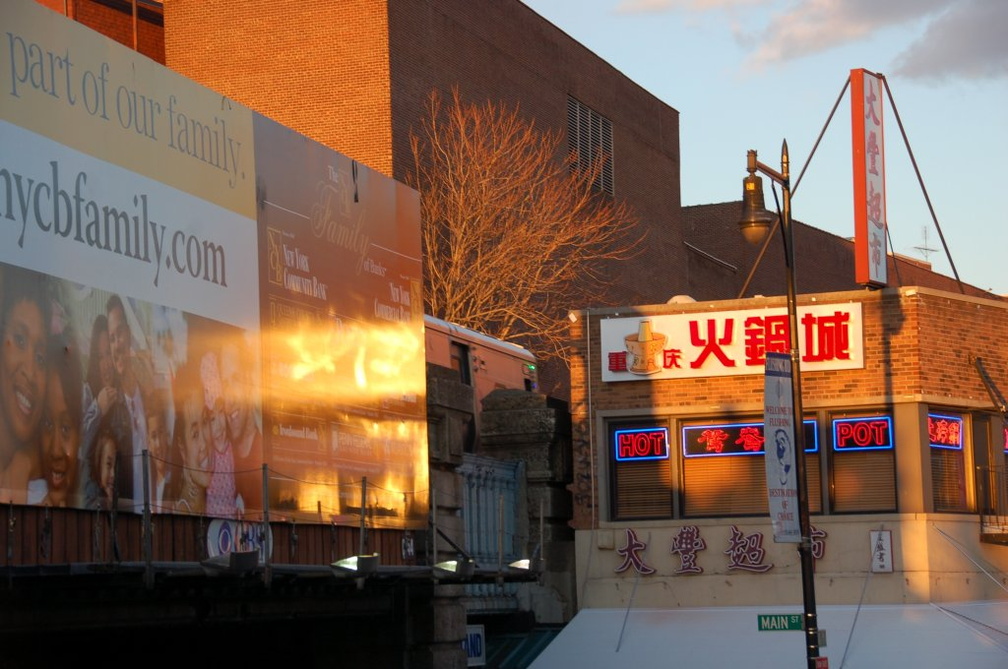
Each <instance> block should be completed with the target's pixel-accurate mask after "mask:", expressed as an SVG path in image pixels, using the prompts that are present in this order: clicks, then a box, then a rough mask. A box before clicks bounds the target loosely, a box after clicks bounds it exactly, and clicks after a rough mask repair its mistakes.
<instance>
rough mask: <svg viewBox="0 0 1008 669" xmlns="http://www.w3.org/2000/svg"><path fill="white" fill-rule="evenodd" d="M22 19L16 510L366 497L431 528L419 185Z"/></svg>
mask: <svg viewBox="0 0 1008 669" xmlns="http://www.w3.org/2000/svg"><path fill="white" fill-rule="evenodd" d="M0 18H2V23H3V25H4V36H3V39H4V41H5V42H6V44H5V45H4V48H3V49H2V52H0V95H2V104H0V146H3V147H4V150H3V153H2V154H0V327H2V337H3V339H2V342H3V348H2V352H0V356H2V360H0V497H2V499H3V501H11V502H14V503H27V504H48V505H53V506H73V507H79V508H111V507H113V506H114V507H116V508H118V509H119V510H122V511H135V512H141V511H142V510H143V508H144V506H145V505H146V504H148V503H149V504H150V505H151V509H152V510H153V511H154V512H177V513H199V514H206V515H211V516H215V517H219V518H234V519H241V518H254V517H256V516H258V515H260V514H261V512H262V510H263V509H264V508H265V507H267V506H268V508H269V509H270V513H271V517H276V516H277V515H280V516H286V517H291V518H298V517H308V518H310V519H318V520H320V521H323V522H337V523H339V522H343V521H346V522H354V523H356V522H357V521H358V519H359V514H360V513H361V490H362V488H364V489H366V491H367V498H366V500H365V502H364V504H365V506H366V508H367V512H368V514H369V517H370V519H371V520H372V522H373V524H374V525H378V526H385V527H417V526H421V525H423V524H424V522H425V518H426V506H427V487H428V486H427V444H426V396H425V369H424V346H423V312H422V305H423V300H422V294H421V285H422V284H421V281H422V274H421V260H420V230H419V216H420V214H419V209H420V208H419V196H418V194H417V193H416V192H415V191H412V190H411V189H409V188H407V187H405V186H404V185H402V184H399V183H397V182H395V181H393V180H391V179H389V178H386V177H384V176H382V175H380V174H378V173H376V172H374V171H372V170H370V169H368V168H367V167H364V166H362V165H359V164H357V163H355V162H353V161H351V160H350V159H349V158H347V157H346V156H343V155H342V154H339V153H337V152H335V151H332V150H330V149H327V148H325V147H323V146H321V145H319V144H317V143H315V142H312V141H311V140H308V139H307V138H305V137H303V136H301V135H298V134H297V133H294V132H293V131H291V130H289V129H287V128H284V127H282V126H280V125H278V124H276V123H275V122H273V121H271V120H269V119H266V118H265V117H262V116H260V115H258V114H256V113H254V112H252V111H251V110H249V109H247V108H245V107H243V106H241V105H239V104H236V103H234V102H233V101H230V100H228V99H227V98H223V97H221V96H220V95H218V94H216V93H214V92H212V91H210V90H209V89H206V88H203V87H202V86H199V85H198V84H195V83H194V82H192V81H190V80H188V79H185V78H184V77H181V76H180V75H178V74H176V73H174V72H172V71H170V70H168V69H166V68H164V67H162V66H160V65H158V64H157V63H154V62H153V61H150V60H149V59H147V58H145V57H144V56H141V55H139V54H137V53H135V52H133V51H131V50H129V49H127V48H125V47H123V46H121V45H119V44H118V43H116V42H113V41H111V40H108V39H106V38H104V37H103V36H101V35H99V34H97V33H94V32H92V31H90V30H89V29H87V28H85V27H83V26H81V25H79V24H77V23H74V22H72V21H69V20H67V19H65V18H64V17H62V16H60V15H58V14H56V13H54V12H51V11H49V10H47V9H45V8H43V7H41V6H39V5H38V4H36V3H34V2H29V1H18V2H12V3H3V6H2V7H0ZM145 471H146V472H147V476H146V477H145V476H144V472H145ZM365 482H366V486H365ZM264 492H265V494H266V495H267V498H265V499H264V498H263V494H264Z"/></svg>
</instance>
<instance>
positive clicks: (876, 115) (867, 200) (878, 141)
mask: <svg viewBox="0 0 1008 669" xmlns="http://www.w3.org/2000/svg"><path fill="white" fill-rule="evenodd" d="M850 79H851V141H852V144H853V147H852V148H853V153H852V155H853V161H854V254H855V262H854V274H855V280H856V281H857V282H858V283H860V284H864V285H868V286H885V285H886V283H887V277H886V256H887V253H886V202H885V142H884V137H883V132H882V77H880V76H878V75H875V74H872V73H871V72H866V71H864V70H851V78H850Z"/></svg>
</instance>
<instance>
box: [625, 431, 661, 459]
mask: <svg viewBox="0 0 1008 669" xmlns="http://www.w3.org/2000/svg"><path fill="white" fill-rule="evenodd" d="M613 444H614V446H615V449H616V460H617V461H618V462H628V461H638V460H667V459H668V456H669V438H668V428H664V427H643V428H634V429H627V430H616V431H615V432H613Z"/></svg>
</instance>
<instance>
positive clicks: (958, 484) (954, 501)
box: [927, 413, 969, 512]
mask: <svg viewBox="0 0 1008 669" xmlns="http://www.w3.org/2000/svg"><path fill="white" fill-rule="evenodd" d="M927 422H928V443H929V444H930V447H931V448H930V450H931V490H932V494H933V498H934V510H935V511H939V512H941V511H952V512H955V511H969V508H968V507H967V502H966V457H965V454H964V449H963V435H964V434H965V433H964V431H963V426H964V420H963V417H962V415H959V414H940V413H929V414H928V417H927Z"/></svg>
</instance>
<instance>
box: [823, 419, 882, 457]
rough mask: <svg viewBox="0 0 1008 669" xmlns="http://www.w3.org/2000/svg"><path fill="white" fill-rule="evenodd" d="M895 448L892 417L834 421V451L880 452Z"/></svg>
mask: <svg viewBox="0 0 1008 669" xmlns="http://www.w3.org/2000/svg"><path fill="white" fill-rule="evenodd" d="M892 447H893V433H892V417H890V416H865V417H861V418H836V419H834V420H833V450H834V451H880V450H888V449H891V448H892Z"/></svg>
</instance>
